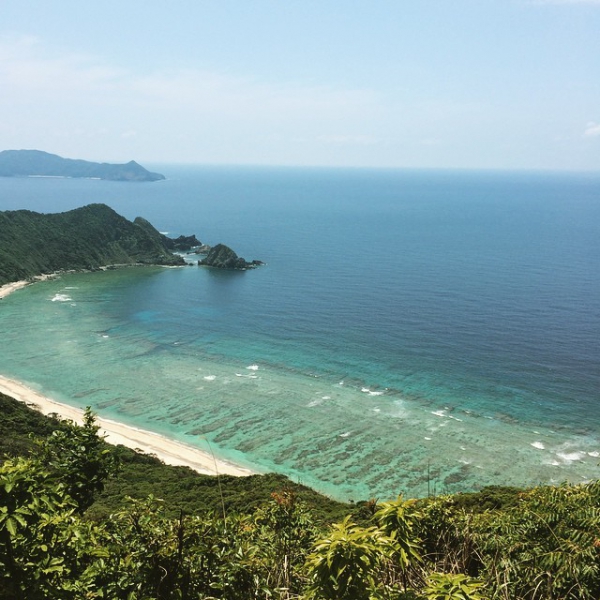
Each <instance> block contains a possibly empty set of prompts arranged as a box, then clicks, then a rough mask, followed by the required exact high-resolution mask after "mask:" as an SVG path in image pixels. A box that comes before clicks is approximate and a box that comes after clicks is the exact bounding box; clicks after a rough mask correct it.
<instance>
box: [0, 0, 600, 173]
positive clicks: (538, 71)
mask: <svg viewBox="0 0 600 600" xmlns="http://www.w3.org/2000/svg"><path fill="white" fill-rule="evenodd" d="M0 115H1V116H0V149H8V148H37V149H41V150H46V151H49V152H54V153H57V154H61V155H62V156H67V157H77V158H86V159H89V160H100V161H119V162H122V161H127V160H130V159H135V160H137V161H138V162H142V163H144V162H145V163H169V162H170V163H202V164H264V165H322V166H353V167H354V166H356V167H361V166H364V167H407V168H415V167H418V168H484V169H489V168H498V169H568V170H595V171H597V170H600V0H452V1H450V0H395V1H393V0H369V1H361V0H335V1H334V0H320V1H313V0H170V1H169V2H166V1H162V2H159V1H157V0H118V1H115V0H103V1H102V2H85V1H82V0H77V1H70V0H53V1H52V2H49V1H48V0H0Z"/></svg>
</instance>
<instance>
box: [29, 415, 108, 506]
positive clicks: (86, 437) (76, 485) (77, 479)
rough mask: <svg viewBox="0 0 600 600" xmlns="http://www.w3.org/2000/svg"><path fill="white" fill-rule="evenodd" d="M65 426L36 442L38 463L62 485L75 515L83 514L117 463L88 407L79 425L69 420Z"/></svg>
mask: <svg viewBox="0 0 600 600" xmlns="http://www.w3.org/2000/svg"><path fill="white" fill-rule="evenodd" d="M64 425H65V426H66V427H65V428H63V429H61V430H56V431H54V432H53V433H52V435H51V436H49V437H48V438H46V439H44V440H42V441H40V442H38V446H39V449H38V453H37V460H38V461H39V462H40V463H41V464H42V465H43V466H44V468H45V469H47V470H48V471H49V472H50V473H51V474H52V475H53V476H54V477H55V478H56V479H57V480H58V481H60V482H62V483H63V484H64V485H65V489H66V492H67V494H68V495H69V496H70V497H71V498H73V500H75V502H76V503H77V510H78V512H80V513H83V512H85V510H86V509H87V508H88V507H89V506H91V504H92V503H93V502H94V497H95V495H96V494H97V493H98V492H101V491H102V490H103V489H104V483H105V481H106V479H107V478H108V477H109V476H111V475H114V474H115V473H116V472H117V470H118V464H117V461H116V459H115V454H114V453H112V452H110V450H109V448H108V447H107V445H106V443H105V441H104V438H103V437H100V436H99V435H98V431H99V429H100V427H99V426H98V425H96V422H95V416H94V414H93V413H92V411H91V409H90V407H87V408H86V409H85V413H84V417H83V425H82V426H78V425H76V424H75V423H73V422H72V421H69V420H67V421H64Z"/></svg>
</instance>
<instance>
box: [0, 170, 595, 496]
mask: <svg viewBox="0 0 600 600" xmlns="http://www.w3.org/2000/svg"><path fill="white" fill-rule="evenodd" d="M151 168H152V169H153V170H157V171H159V172H162V173H164V174H165V175H166V176H167V180H166V181H162V182H156V183H147V184H136V183H120V182H106V181H96V180H75V179H55V178H30V179H26V178H24V179H10V178H0V210H15V209H23V208H26V209H30V210H35V211H39V212H59V211H64V210H68V209H71V208H75V207H77V206H82V205H85V204H89V203H92V202H103V203H106V204H108V205H109V206H111V207H112V208H114V209H115V210H116V211H117V212H119V213H120V214H122V215H124V216H126V217H127V218H134V217H136V216H138V215H141V216H143V217H145V218H147V219H148V220H149V221H150V222H151V223H153V225H155V227H156V228H157V229H159V230H160V231H163V232H168V233H169V234H170V235H173V236H177V235H180V234H186V235H188V234H192V233H194V234H196V235H197V236H198V238H199V239H201V240H202V241H203V242H206V243H209V244H213V245H214V244H216V243H219V242H223V243H226V244H228V245H229V246H231V247H232V248H234V250H236V252H237V253H238V254H239V255H241V256H244V257H245V258H246V259H247V260H251V259H260V260H262V261H264V262H265V263H266V264H265V265H264V266H263V267H261V268H259V269H256V270H253V271H246V272H221V271H216V270H211V269H207V268H200V267H198V266H196V265H190V266H187V267H182V268H170V269H168V268H156V267H147V268H127V269H122V270H117V271H109V272H102V273H87V274H86V273H84V274H69V275H63V276H61V277H60V278H58V279H56V280H52V281H47V282H42V283H37V284H36V285H33V286H30V287H28V288H26V289H24V290H22V291H19V292H16V293H14V294H12V295H11V296H9V297H7V298H5V299H4V300H2V301H1V302H0V334H1V343H0V373H1V374H3V375H6V376H10V377H14V378H17V379H20V380H23V381H25V382H26V383H28V384H29V385H31V386H32V387H34V388H35V389H37V390H39V391H42V392H43V393H45V394H47V395H50V396H52V397H54V398H56V399H57V400H60V401H63V402H66V403H68V404H72V405H75V406H80V407H84V406H91V407H92V408H93V410H94V411H96V412H97V413H98V414H100V415H102V416H104V417H108V418H113V419H117V420H120V421H123V422H125V423H128V424H131V425H135V426H138V427H142V428H145V429H150V430H153V431H156V432H159V433H162V434H165V435H167V436H169V437H172V438H175V439H178V440H181V441H184V442H187V443H189V444H192V445H197V446H199V447H201V448H203V449H206V450H209V451H211V452H213V453H214V454H216V455H218V456H221V457H223V458H226V459H229V460H231V461H233V462H235V463H238V464H240V465H243V466H249V467H251V468H253V469H255V470H256V471H258V472H266V471H277V472H281V473H285V474H287V475H289V476H290V477H291V478H292V479H294V480H295V481H299V482H301V483H304V484H307V485H310V486H313V487H315V488H316V489H318V490H320V491H322V492H324V493H327V494H329V495H332V496H334V497H337V498H340V499H346V500H361V499H368V498H371V497H377V498H380V499H384V498H394V497H395V496H396V495H397V494H399V493H403V494H405V495H406V496H410V497H415V496H424V495H427V494H433V493H436V494H440V493H451V492H458V491H469V490H476V489H479V488H481V487H482V486H485V485H490V484H505V485H530V484H538V483H557V482H562V481H571V482H580V481H586V480H589V479H592V478H598V477H600V466H599V464H600V175H599V174H584V173H568V174H564V173H563V174H561V173H543V172H539V173H534V172H469V171H402V170H361V169H354V170H345V169H310V168H298V169H292V168H251V167H191V166H172V165H171V166H169V165H151ZM1 235H2V232H0V236H1ZM195 259H196V257H188V260H189V261H190V262H193V261H194V260H195Z"/></svg>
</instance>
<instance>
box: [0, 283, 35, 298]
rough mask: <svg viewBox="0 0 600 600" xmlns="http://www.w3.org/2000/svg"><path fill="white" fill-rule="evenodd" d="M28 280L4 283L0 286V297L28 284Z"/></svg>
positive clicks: (4, 296)
mask: <svg viewBox="0 0 600 600" xmlns="http://www.w3.org/2000/svg"><path fill="white" fill-rule="evenodd" d="M29 283H30V282H29V281H13V282H12V283H6V284H5V285H2V286H0V298H6V296H8V295H9V294H12V293H13V292H16V291H17V290H20V289H21V288H24V287H25V286H26V285H29Z"/></svg>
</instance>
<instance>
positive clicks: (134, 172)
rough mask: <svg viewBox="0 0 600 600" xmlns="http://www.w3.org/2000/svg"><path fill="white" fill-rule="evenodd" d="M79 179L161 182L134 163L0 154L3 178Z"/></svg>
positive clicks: (38, 152)
mask: <svg viewBox="0 0 600 600" xmlns="http://www.w3.org/2000/svg"><path fill="white" fill-rule="evenodd" d="M36 176H37V177H75V178H90V179H92V178H93V179H107V180H111V181H160V180H161V179H165V176H164V175H161V174H160V173H152V172H150V171H148V170H146V169H145V168H144V167H142V166H141V165H139V164H138V163H136V162H135V161H134V160H132V161H130V162H128V163H126V164H111V163H97V162H90V161H87V160H79V159H72V158H62V157H61V156H58V155H57V154H50V153H48V152H43V151H41V150H3V151H1V152H0V177H36Z"/></svg>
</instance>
